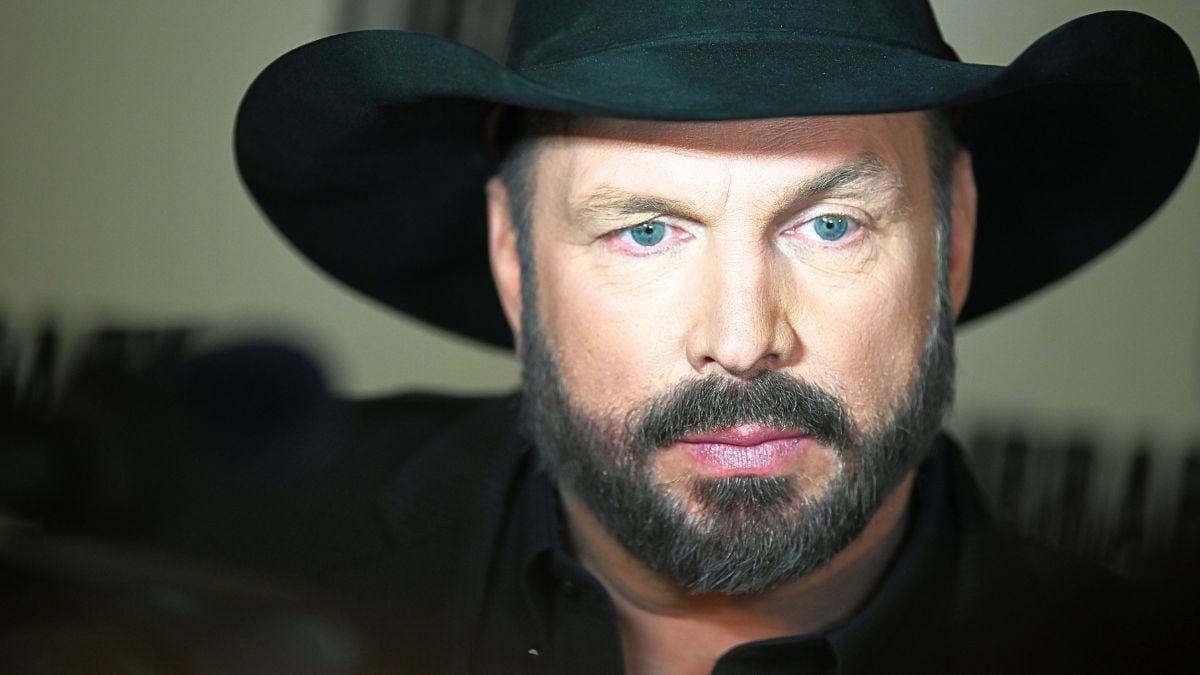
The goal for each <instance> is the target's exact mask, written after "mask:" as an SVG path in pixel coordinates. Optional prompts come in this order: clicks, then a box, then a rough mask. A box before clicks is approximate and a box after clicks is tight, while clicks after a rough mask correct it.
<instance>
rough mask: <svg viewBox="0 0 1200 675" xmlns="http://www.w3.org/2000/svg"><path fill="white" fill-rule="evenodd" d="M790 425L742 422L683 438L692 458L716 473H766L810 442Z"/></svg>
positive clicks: (785, 463) (780, 467)
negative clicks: (764, 425) (786, 427)
mask: <svg viewBox="0 0 1200 675" xmlns="http://www.w3.org/2000/svg"><path fill="white" fill-rule="evenodd" d="M811 442H812V438H811V437H810V436H807V435H805V434H801V433H799V432H797V431H795V430H791V429H777V428H772V427H762V426H754V425H745V426H739V427H732V428H729V429H719V430H717V431H710V432H706V433H703V434H695V435H692V436H688V437H686V438H683V439H682V440H681V441H680V445H681V447H682V449H683V450H684V452H686V453H687V454H688V456H689V457H691V459H692V461H693V462H695V463H696V464H698V465H700V466H701V467H703V468H704V469H706V470H707V471H709V472H711V473H714V474H716V475H718V476H723V477H724V476H765V475H770V474H775V473H779V472H781V471H783V470H784V469H786V468H787V467H788V465H789V464H791V462H792V461H793V460H794V459H795V458H796V457H797V456H798V455H800V454H802V453H803V452H804V451H805V450H806V449H807V448H808V447H809V445H810V444H811Z"/></svg>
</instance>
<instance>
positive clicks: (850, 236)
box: [784, 211, 865, 248]
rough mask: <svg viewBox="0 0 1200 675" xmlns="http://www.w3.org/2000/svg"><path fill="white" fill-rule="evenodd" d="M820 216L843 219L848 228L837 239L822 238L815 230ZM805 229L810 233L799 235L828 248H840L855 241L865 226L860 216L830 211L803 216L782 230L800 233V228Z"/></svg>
mask: <svg viewBox="0 0 1200 675" xmlns="http://www.w3.org/2000/svg"><path fill="white" fill-rule="evenodd" d="M822 218H828V219H839V218H840V219H845V220H846V221H847V226H848V228H849V229H848V231H847V232H846V234H844V235H842V236H841V237H840V238H838V239H833V240H830V239H822V238H821V237H820V235H818V234H817V233H816V231H815V228H816V223H817V221H819V220H821V219H822ZM805 229H808V230H809V232H810V233H811V234H808V235H801V236H804V238H805V239H807V240H808V241H810V242H813V243H815V244H817V245H819V246H826V247H829V248H841V247H843V246H848V245H850V244H852V243H854V242H855V241H857V240H858V239H859V238H860V237H861V236H862V232H863V230H864V229H865V226H864V225H863V219H862V218H858V217H855V216H852V215H850V214H848V213H839V212H836V211H831V212H828V213H818V214H816V215H814V216H812V217H809V218H805V219H804V220H803V221H802V222H800V223H798V224H796V225H793V226H790V227H788V228H787V229H786V230H784V232H785V233H791V232H796V233H800V232H801V231H802V230H805Z"/></svg>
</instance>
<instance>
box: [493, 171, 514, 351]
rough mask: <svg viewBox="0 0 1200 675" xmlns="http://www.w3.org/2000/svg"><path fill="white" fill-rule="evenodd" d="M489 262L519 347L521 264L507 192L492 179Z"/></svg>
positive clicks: (505, 314)
mask: <svg viewBox="0 0 1200 675" xmlns="http://www.w3.org/2000/svg"><path fill="white" fill-rule="evenodd" d="M487 215H488V258H489V259H490V260H491V263H492V279H493V280H494V281H495V282H496V291H497V293H499V295H500V306H501V307H502V308H503V309H504V318H505V319H506V320H507V321H508V327H509V328H510V329H512V333H513V344H515V345H517V346H519V345H520V343H521V261H520V257H519V254H518V253H517V230H516V228H515V227H513V222H512V211H510V210H509V203H508V188H507V187H506V186H505V185H504V183H503V181H501V180H500V179H499V178H497V177H495V176H493V177H492V178H491V180H489V181H488V183H487Z"/></svg>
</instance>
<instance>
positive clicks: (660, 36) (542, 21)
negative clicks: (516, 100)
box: [508, 0, 953, 69]
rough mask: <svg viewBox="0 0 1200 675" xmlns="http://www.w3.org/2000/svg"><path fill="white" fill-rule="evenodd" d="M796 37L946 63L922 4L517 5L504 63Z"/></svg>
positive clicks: (648, 0) (844, 0) (864, 0)
mask: <svg viewBox="0 0 1200 675" xmlns="http://www.w3.org/2000/svg"><path fill="white" fill-rule="evenodd" d="M771 32H779V33H795V32H804V33H812V34H823V35H832V36H839V37H842V38H845V39H850V40H855V39H857V40H863V41H868V42H879V43H887V44H891V45H894V46H899V47H905V48H910V49H914V50H917V51H922V52H926V53H929V54H935V55H938V56H949V57H951V58H952V57H953V56H952V55H953V52H952V51H951V50H950V48H949V47H947V46H946V45H945V43H944V42H943V41H942V36H941V32H940V31H939V30H938V27H937V22H936V20H935V19H934V16H933V10H932V9H931V8H930V6H929V3H928V1H927V0H786V1H780V0H774V1H770V0H657V1H656V0H603V1H597V0H524V1H523V2H519V3H518V4H517V8H516V12H515V14H514V16H513V21H512V26H511V28H510V32H509V56H508V64H509V66H510V67H512V68H515V69H524V68H531V67H535V66H538V65H542V64H547V63H555V62H558V61H564V60H569V59H573V58H578V57H582V56H586V55H587V54H589V53H594V52H598V51H604V50H606V49H612V48H615V47H620V46H623V45H630V44H647V43H653V42H656V41H665V40H670V39H672V38H682V37H692V38H695V37H700V38H703V36H705V35H711V36H713V37H714V38H716V37H717V36H720V37H721V39H722V40H724V39H728V38H729V37H730V36H733V35H736V34H738V33H743V34H747V35H753V36H761V35H762V34H764V33H771Z"/></svg>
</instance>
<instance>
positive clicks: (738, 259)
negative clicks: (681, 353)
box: [688, 246, 800, 379]
mask: <svg viewBox="0 0 1200 675" xmlns="http://www.w3.org/2000/svg"><path fill="white" fill-rule="evenodd" d="M709 258H710V260H709V264H708V265H707V266H706V269H705V271H704V279H703V280H702V281H701V283H699V284H698V286H699V288H700V289H701V294H700V298H699V302H698V304H697V307H696V310H695V311H696V313H697V316H696V320H695V321H694V323H693V325H694V326H695V329H694V330H693V331H692V333H691V334H690V335H689V338H688V361H689V362H690V364H691V366H692V368H693V369H695V370H696V371H697V372H699V373H702V374H706V375H707V374H712V373H724V374H727V375H730V376H733V377H736V378H738V379H749V378H752V377H754V376H756V375H758V374H760V373H761V372H763V371H765V370H777V369H779V368H782V367H784V366H787V365H790V364H791V363H792V362H793V361H794V360H795V359H796V357H797V356H798V353H799V349H800V341H799V338H798V337H797V335H796V332H795V330H794V329H793V325H792V317H793V316H795V315H796V313H797V312H798V311H799V310H800V308H799V307H798V306H796V305H797V303H798V302H799V296H798V293H797V292H796V291H797V289H796V284H795V283H794V281H793V280H792V279H791V277H790V276H789V271H788V269H787V265H786V262H784V261H780V260H778V259H777V258H775V257H773V256H772V255H771V254H770V252H766V251H762V250H760V249H758V247H754V246H744V247H738V250H735V251H725V252H719V253H718V252H714V253H713V254H712V255H710V256H709Z"/></svg>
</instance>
